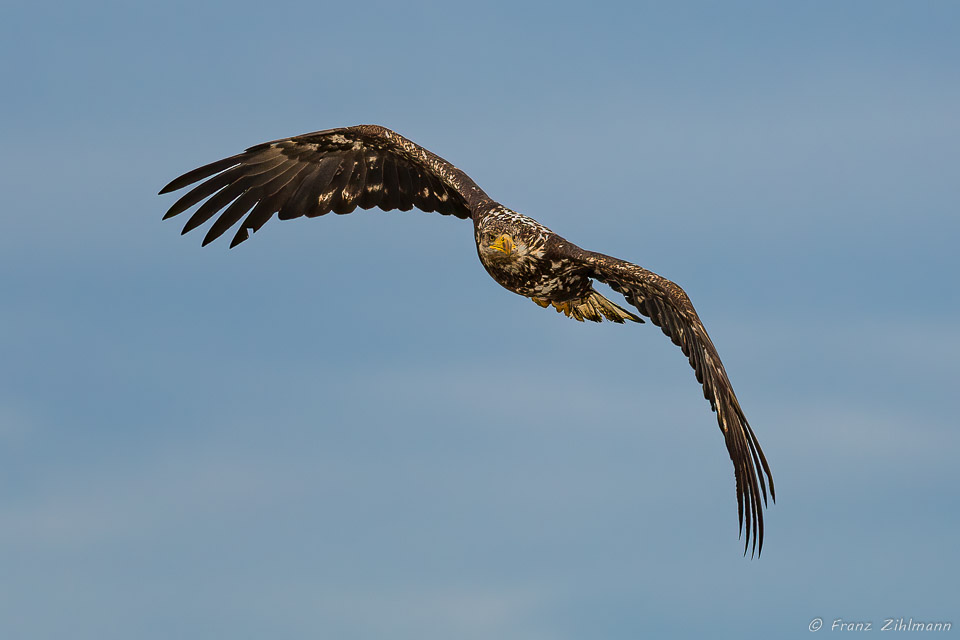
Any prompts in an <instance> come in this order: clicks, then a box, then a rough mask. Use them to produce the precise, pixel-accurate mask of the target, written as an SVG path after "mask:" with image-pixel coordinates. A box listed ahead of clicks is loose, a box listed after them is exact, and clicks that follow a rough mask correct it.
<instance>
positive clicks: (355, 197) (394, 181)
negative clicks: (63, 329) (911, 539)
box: [160, 125, 776, 555]
mask: <svg viewBox="0 0 960 640" xmlns="http://www.w3.org/2000/svg"><path fill="white" fill-rule="evenodd" d="M201 181H202V182H201ZM196 182H200V184H199V185H197V186H196V187H194V188H193V189H191V190H190V191H188V192H187V193H186V194H185V195H183V196H182V197H181V198H180V199H179V200H177V201H176V202H175V203H174V204H173V206H171V207H170V209H169V210H168V211H167V213H166V215H164V219H167V218H171V217H173V216H176V215H178V214H180V213H183V212H184V211H186V210H188V209H190V208H191V207H193V206H194V205H196V204H198V203H200V202H203V204H201V205H200V206H199V207H198V208H197V209H196V211H195V212H194V213H193V215H192V216H191V217H190V218H189V219H188V220H187V222H186V224H185V225H184V227H183V233H186V232H188V231H190V230H192V229H195V228H196V227H198V226H200V225H202V224H203V223H205V222H207V221H208V220H210V219H211V218H214V217H216V220H215V221H214V222H213V224H212V225H211V226H210V228H209V229H208V230H207V234H206V236H204V238H203V245H204V246H205V245H207V244H208V243H210V242H212V241H213V240H215V239H217V238H218V237H220V236H221V235H223V233H224V232H226V231H227V230H228V229H230V228H231V227H233V226H234V225H235V224H236V223H238V222H240V220H241V219H243V222H242V223H241V224H240V227H239V229H238V231H237V233H236V235H235V236H234V237H233V241H232V242H231V243H230V246H231V247H235V246H237V245H238V244H240V243H241V242H243V241H244V240H246V239H247V238H248V237H249V236H250V234H251V233H253V232H256V231H257V230H259V229H260V227H262V226H263V225H264V224H265V223H266V222H267V220H269V219H270V218H271V217H273V214H275V213H276V214H277V217H278V218H280V219H281V220H288V219H291V218H299V217H300V216H307V217H308V218H313V217H317V216H322V215H324V214H326V213H330V212H331V211H333V212H334V213H338V214H346V213H350V212H352V211H354V210H355V209H356V208H357V207H360V208H361V209H372V208H374V207H379V208H380V209H383V210H385V211H389V210H391V209H399V210H401V211H408V210H410V209H412V208H413V207H416V208H418V209H421V210H423V211H427V212H430V211H436V212H438V213H441V214H443V215H452V216H456V217H458V218H462V219H465V220H466V219H470V220H473V235H474V239H475V240H476V243H477V254H478V255H479V257H480V263H481V264H482V265H483V267H484V268H485V269H486V270H487V273H489V274H490V276H491V277H492V278H493V279H494V280H496V281H497V282H498V283H500V284H501V285H502V286H504V287H505V288H507V289H509V290H510V291H513V292H514V293H518V294H520V295H522V296H526V297H528V298H530V299H531V300H533V301H534V302H536V303H537V304H538V305H540V306H542V307H550V306H552V307H554V308H555V309H556V310H557V311H558V312H562V313H564V314H565V315H567V316H568V317H571V318H574V319H576V320H579V321H581V322H582V321H583V320H591V321H594V322H601V321H602V320H603V319H604V318H606V319H607V320H609V321H611V322H616V323H619V324H623V323H624V322H627V321H630V322H643V319H642V318H640V317H639V316H637V315H636V314H634V313H632V312H630V311H627V310H626V309H624V308H622V307H620V306H619V305H617V304H615V303H613V302H611V301H610V300H608V299H607V298H605V297H604V296H603V295H601V294H600V293H598V292H597V291H596V290H595V289H594V288H593V281H594V280H597V281H599V282H603V283H605V284H607V285H608V286H609V287H610V288H611V289H613V290H614V291H616V292H617V293H620V294H622V295H623V297H624V298H625V300H626V302H627V303H629V304H630V305H632V306H633V307H635V308H636V310H637V311H638V312H639V313H640V314H641V315H643V316H646V317H647V318H649V319H650V320H651V321H652V322H653V324H655V325H657V326H658V327H660V328H661V330H662V331H663V332H664V333H665V334H666V335H667V336H668V337H669V338H670V339H671V340H672V341H673V343H674V344H676V345H677V346H679V347H680V349H681V350H682V351H683V354H684V355H685V356H686V357H687V359H688V360H689V362H690V365H691V366H692V367H693V370H694V372H695V373H696V376H697V381H698V382H700V384H701V385H702V387H703V395H704V398H706V399H707V400H709V401H710V407H711V409H713V411H714V412H716V414H717V422H718V423H719V425H720V431H721V432H722V433H723V438H724V441H725V443H726V446H727V452H728V453H729V454H730V459H731V460H732V461H733V469H734V478H735V480H736V490H737V509H738V517H739V523H740V532H741V536H743V532H744V531H745V532H746V536H745V539H744V554H746V552H747V550H748V549H750V550H751V555H753V553H759V552H760V551H761V550H762V549H763V511H762V507H761V501H762V502H763V507H765V506H766V504H767V485H768V484H769V488H770V498H771V499H772V500H775V499H776V496H775V493H774V488H773V476H771V474H770V467H769V465H768V464H767V460H766V458H765V457H764V455H763V451H762V450H761V448H760V443H759V442H758V441H757V437H756V436H755V435H754V433H753V430H752V429H751V428H750V425H749V423H748V422H747V418H746V417H745V416H744V414H743V410H742V409H741V408H740V403H739V402H738V401H737V397H736V395H734V393H733V387H732V386H731V384H730V380H729V378H727V373H726V371H725V370H724V368H723V364H722V363H721V362H720V356H719V355H718V354H717V349H716V347H714V346H713V342H712V341H711V340H710V336H708V335H707V330H706V329H705V328H704V326H703V324H702V323H701V322H700V318H699V317H698V316H697V312H696V311H695V310H694V308H693V305H692V304H691V303H690V299H689V298H688V297H687V294H686V293H684V291H683V289H681V288H680V287H679V286H677V285H676V284H674V283H673V282H671V281H670V280H667V279H666V278H664V277H662V276H659V275H657V274H656V273H653V272H652V271H647V270H646V269H644V268H642V267H639V266H637V265H635V264H632V263H630V262H626V261H624V260H618V259H617V258H612V257H610V256H606V255H603V254H601V253H594V252H593V251H586V250H584V249H581V248H580V247H578V246H577V245H575V244H573V243H572V242H570V241H569V240H566V239H565V238H562V237H561V236H559V235H557V234H555V233H553V232H552V231H550V230H549V229H548V228H546V227H545V226H543V225H542V224H540V223H539V222H537V221H536V220H534V219H533V218H529V217H527V216H525V215H522V214H520V213H517V212H516V211H512V210H511V209H508V208H507V207H505V206H503V205H502V204H500V203H498V202H496V201H495V200H493V199H491V198H490V197H489V196H488V195H487V194H486V193H484V192H483V190H482V189H480V187H478V186H477V184H476V183H475V182H474V181H473V180H471V179H470V177H469V176H467V174H465V173H464V172H463V171H461V170H460V169H458V168H456V167H455V166H453V165H452V164H450V163H449V162H447V161H446V160H444V159H443V158H441V157H439V156H437V155H435V154H434V153H431V152H430V151H428V150H426V149H424V148H423V147H421V146H419V145H417V144H415V143H413V142H411V141H410V140H407V139H406V138H404V137H403V136H401V135H399V134H398V133H396V132H394V131H391V130H390V129H387V128H385V127H380V126H376V125H359V126H355V127H344V128H340V129H329V130H327V131H317V132H315V133H307V134H304V135H300V136H294V137H292V138H284V139H282V140H274V141H273V142H264V143H263V144H258V145H256V146H253V147H250V148H249V149H247V150H246V151H244V152H243V153H240V154H238V155H235V156H230V157H229V158H224V159H223V160H218V161H217V162H212V163H210V164H208V165H205V166H202V167H200V168H198V169H194V170H193V171H190V172H188V173H185V174H184V175H182V176H180V177H179V178H177V179H176V180H174V181H173V182H171V183H170V184H168V185H167V186H165V187H164V188H163V189H161V191H160V193H161V194H164V193H169V192H171V191H177V190H179V189H183V188H184V187H187V186H189V185H192V184H194V183H196ZM218 214H219V215H218ZM764 476H766V479H764ZM744 525H746V526H744ZM751 541H752V545H753V546H752V548H751V546H750V545H751Z"/></svg>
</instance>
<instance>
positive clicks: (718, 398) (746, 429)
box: [578, 252, 776, 554]
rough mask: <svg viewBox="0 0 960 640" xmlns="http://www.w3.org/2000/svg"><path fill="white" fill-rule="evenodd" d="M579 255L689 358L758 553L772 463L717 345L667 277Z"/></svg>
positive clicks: (746, 544)
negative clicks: (718, 433) (730, 465)
mask: <svg viewBox="0 0 960 640" xmlns="http://www.w3.org/2000/svg"><path fill="white" fill-rule="evenodd" d="M578 257H579V258H580V259H581V260H583V261H584V262H585V263H586V264H587V265H588V266H589V267H590V268H591V270H592V275H593V277H595V278H596V279H597V280H600V281H601V282H605V283H606V284H608V285H609V286H610V288H612V289H613V290H615V291H617V292H619V293H622V294H623V295H624V297H625V298H626V299H627V302H629V303H630V304H632V305H633V306H635V307H636V308H637V309H638V310H639V311H640V313H642V314H643V315H645V316H647V317H648V318H650V320H651V321H652V322H653V323H654V324H655V325H657V326H658V327H660V328H661V329H662V330H663V332H664V333H665V334H666V335H667V336H669V337H670V339H671V340H672V341H673V343H674V344H676V345H677V346H679V347H680V348H681V349H682V350H683V354H684V355H685V356H687V358H688V359H689V361H690V365H691V366H692V367H693V370H694V371H695V372H696V374H697V380H698V381H699V382H700V383H701V384H702V385H703V396H704V398H706V399H707V400H709V401H710V407H711V408H712V409H713V410H714V411H715V412H716V413H717V421H718V422H719V423H720V431H722V432H723V437H724V440H725V441H726V445H727V452H728V453H729V454H730V459H731V460H732V461H733V469H734V476H735V477H736V481H737V506H738V509H739V518H740V531H741V535H742V533H743V531H744V519H746V532H747V535H746V540H745V541H744V549H743V551H744V554H746V552H747V548H748V547H749V545H750V540H751V534H752V538H753V551H756V552H758V553H759V551H760V550H762V549H763V511H762V508H761V506H760V500H761V497H762V499H763V506H766V504H767V484H766V483H767V482H769V484H770V497H771V499H773V500H776V494H775V493H774V488H773V476H771V475H770V467H769V466H768V465H767V460H766V458H765V457H764V455H763V450H761V449H760V443H759V442H757V437H756V436H755V435H754V434H753V430H752V429H751V428H750V424H749V423H748V422H747V418H746V417H745V416H744V415H743V409H741V408H740V403H739V402H737V396H736V395H735V394H734V393H733V387H732V386H731V384H730V379H729V378H727V372H726V371H724V368H723V363H722V362H720V356H719V355H718V354H717V349H716V347H714V346H713V342H712V341H711V340H710V336H709V335H707V330H706V329H705V328H704V327H703V323H701V322H700V318H699V317H698V316H697V312H696V311H695V310H694V308H693V305H692V304H691V303H690V299H689V298H688V297H687V294H686V293H684V291H683V289H681V288H680V287H679V286H677V285H676V284H675V283H673V282H671V281H670V280H667V279H666V278H663V277H661V276H658V275H657V274H655V273H653V272H651V271H647V270H646V269H644V268H642V267H638V266H637V265H635V264H631V263H629V262H625V261H623V260H618V259H616V258H611V257H610V256H605V255H603V254H599V253H593V252H583V254H582V255H580V256H578ZM764 475H766V481H765V480H764ZM753 551H751V553H753Z"/></svg>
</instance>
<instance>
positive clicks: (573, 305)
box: [531, 289, 643, 324]
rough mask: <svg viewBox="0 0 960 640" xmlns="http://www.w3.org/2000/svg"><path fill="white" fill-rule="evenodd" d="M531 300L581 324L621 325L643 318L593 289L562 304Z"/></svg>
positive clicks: (554, 301)
mask: <svg viewBox="0 0 960 640" xmlns="http://www.w3.org/2000/svg"><path fill="white" fill-rule="evenodd" d="M531 300H533V301H534V302H536V303H537V304H538V305H540V306H541V307H544V308H546V307H549V306H550V305H553V306H554V308H556V310H557V313H563V314H565V315H566V316H567V317H568V318H573V319H574V320H577V321H579V322H583V321H584V320H590V321H592V322H601V321H603V319H604V318H606V319H607V320H610V321H611V322H616V323H617V324H623V323H624V322H626V321H627V320H630V321H632V322H641V323H642V322H643V318H641V317H640V316H637V315H634V314H632V313H630V312H629V311H627V310H626V309H624V308H622V307H620V306H618V305H616V304H614V303H612V302H610V301H609V300H607V299H606V298H604V297H603V296H602V295H600V294H599V293H597V292H596V291H594V290H593V289H590V291H588V292H587V295H585V296H583V297H582V298H574V299H573V300H564V301H562V302H557V301H556V300H548V299H546V298H531Z"/></svg>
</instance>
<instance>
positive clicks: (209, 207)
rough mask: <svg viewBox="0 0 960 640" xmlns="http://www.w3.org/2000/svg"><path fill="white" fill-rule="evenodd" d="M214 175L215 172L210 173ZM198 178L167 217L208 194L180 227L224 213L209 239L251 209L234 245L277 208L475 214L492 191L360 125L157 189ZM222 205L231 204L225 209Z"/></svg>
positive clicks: (285, 215)
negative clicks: (396, 210)
mask: <svg viewBox="0 0 960 640" xmlns="http://www.w3.org/2000/svg"><path fill="white" fill-rule="evenodd" d="M211 176H212V177H211ZM201 180H204V182H202V183H201V184H199V185H198V186H196V187H194V188H193V189H192V190H190V191H188V192H187V193H186V195H184V196H183V197H181V198H180V199H179V200H177V201H176V202H175V203H174V204H173V206H172V207H170V210H169V211H167V213H166V215H165V216H164V219H167V218H171V217H173V216H175V215H177V214H179V213H183V212H184V211H186V210H187V209H189V208H190V207H192V206H194V205H195V204H197V203H199V202H201V201H202V200H205V199H206V202H204V203H203V204H202V205H200V207H199V208H198V209H197V210H196V212H194V214H193V216H191V218H190V219H189V220H187V223H186V224H185V225H184V227H183V233H186V232H187V231H190V230H191V229H194V228H196V227H198V226H200V225H201V224H203V223H204V222H206V221H208V220H209V219H210V218H212V217H214V216H216V215H217V214H218V213H220V212H221V210H223V212H222V213H220V216H219V217H218V218H217V220H216V221H215V222H214V223H213V225H212V226H211V227H210V229H209V230H208V231H207V235H206V236H205V237H204V239H203V244H204V245H206V244H208V243H209V242H212V241H213V240H215V239H216V238H218V237H220V235H222V234H223V233H224V232H225V231H226V230H227V229H229V228H230V227H232V226H233V225H234V224H236V223H237V222H239V221H240V219H241V218H243V217H244V216H246V219H244V221H243V224H242V225H241V226H240V229H239V230H238V231H237V234H236V235H235V236H234V238H233V241H232V242H231V243H230V246H231V247H235V246H236V245H238V244H240V243H241V242H243V241H244V240H246V239H247V237H248V236H249V234H250V232H253V231H257V230H258V229H260V227H262V226H263V225H264V223H266V221H267V220H269V219H270V218H271V217H272V216H273V214H274V213H278V217H279V218H280V219H281V220H286V219H290V218H297V217H300V216H307V217H315V216H322V215H324V214H325V213H329V212H330V211H333V212H334V213H350V212H351V211H353V210H354V209H356V208H357V207H360V208H361V209H371V208H373V207H379V208H381V209H384V210H390V209H400V210H402V211H407V210H409V209H412V208H413V207H416V208H418V209H422V210H423V211H437V212H439V213H441V214H444V215H453V216H456V217H458V218H470V217H471V215H472V213H473V211H474V209H475V208H476V207H477V205H479V204H481V203H483V202H488V201H489V198H488V197H487V195H486V194H485V193H484V192H483V191H482V190H481V189H480V188H479V187H478V186H477V185H476V183H474V182H473V180H471V179H470V177H469V176H467V175H466V174H465V173H464V172H462V171H461V170H460V169H457V168H456V167H455V166H453V165H452V164H450V163H449V162H447V161H446V160H444V159H443V158H441V157H439V156H437V155H435V154H433V153H431V152H430V151H427V150H426V149H424V148H423V147H421V146H419V145H417V144H415V143H413V142H411V141H410V140H407V139H406V138H404V137H403V136H401V135H400V134H398V133H395V132H393V131H391V130H390V129H386V128H384V127H380V126H376V125H359V126H355V127H345V128H342V129H330V130H327V131H317V132H315V133H307V134H304V135H300V136H294V137H292V138H284V139H282V140H274V141H273V142H265V143H263V144H258V145H256V146H254V147H250V148H249V149H247V150H246V151H244V152H243V153H241V154H238V155H235V156H231V157H229V158H224V159H223V160H218V161H217V162H213V163H210V164H208V165H205V166H203V167H200V168H199V169H194V170H193V171H190V172H189V173H185V174H184V175H182V176H180V177H179V178H177V179H176V180H174V181H173V182H171V183H170V184H168V185H167V186H165V187H164V188H163V189H161V190H160V193H161V194H163V193H168V192H170V191H176V190H178V189H182V188H184V187H186V186H188V185H191V184H193V183H195V182H198V181H201ZM224 207H226V209H225V210H224Z"/></svg>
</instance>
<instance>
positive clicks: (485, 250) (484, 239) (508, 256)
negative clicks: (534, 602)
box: [477, 231, 543, 271]
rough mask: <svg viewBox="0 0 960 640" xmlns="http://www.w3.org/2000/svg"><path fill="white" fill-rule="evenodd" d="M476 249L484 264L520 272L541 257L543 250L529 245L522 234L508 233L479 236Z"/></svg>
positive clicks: (532, 244)
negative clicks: (478, 250)
mask: <svg viewBox="0 0 960 640" xmlns="http://www.w3.org/2000/svg"><path fill="white" fill-rule="evenodd" d="M477 247H478V248H479V249H480V257H481V258H482V259H483V261H484V262H485V263H487V264H489V265H491V266H494V265H495V266H497V267H500V268H501V269H506V270H507V271H514V270H520V269H522V268H523V267H524V266H526V265H529V264H530V263H531V262H536V260H537V259H538V258H540V257H541V256H542V255H543V248H542V247H540V246H537V245H536V244H535V243H531V242H530V241H529V239H528V238H525V237H524V234H522V233H521V234H518V233H515V232H514V233H511V232H508V231H502V232H496V231H493V232H489V233H482V234H480V240H479V242H478V243H477Z"/></svg>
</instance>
